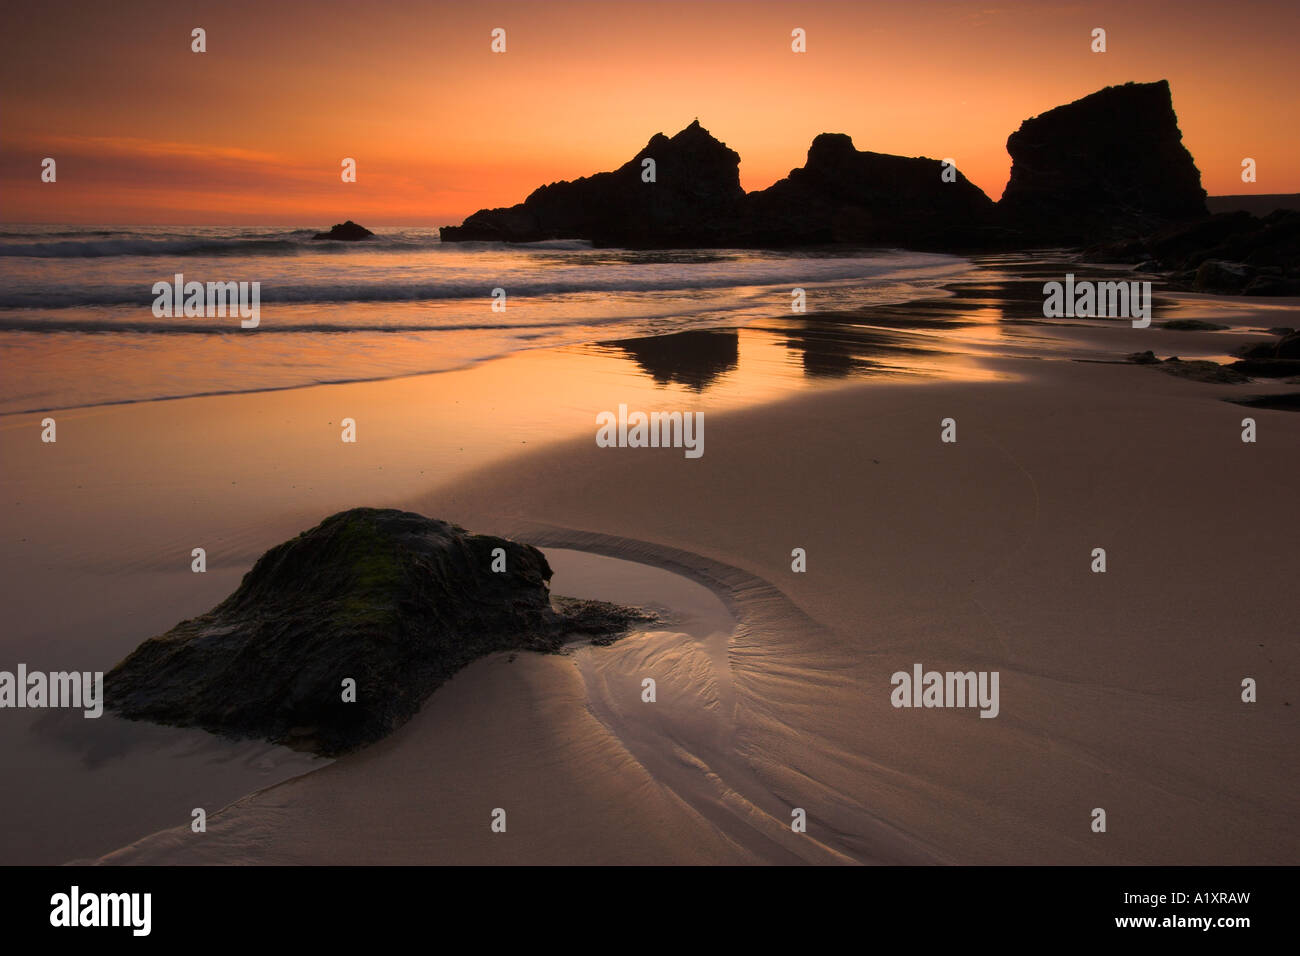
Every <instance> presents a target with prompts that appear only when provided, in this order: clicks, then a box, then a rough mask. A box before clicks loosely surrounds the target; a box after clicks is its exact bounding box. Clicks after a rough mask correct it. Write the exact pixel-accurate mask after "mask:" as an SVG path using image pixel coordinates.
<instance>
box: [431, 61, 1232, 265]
mask: <svg viewBox="0 0 1300 956" xmlns="http://www.w3.org/2000/svg"><path fill="white" fill-rule="evenodd" d="M1007 150H1008V151H1009V152H1010V153H1011V157H1012V160H1013V163H1012V168H1011V179H1010V182H1009V183H1008V184H1007V188H1006V191H1005V192H1004V193H1003V196H1002V200H1001V202H1000V203H997V204H995V203H993V202H992V200H990V199H989V197H988V196H986V195H984V193H983V192H981V191H980V189H979V188H978V187H976V186H975V185H974V184H972V183H971V182H970V181H969V180H967V179H966V177H965V176H963V175H961V173H960V172H957V171H956V170H955V169H954V170H953V172H954V173H955V177H954V178H953V181H952V182H946V181H945V180H944V175H943V174H944V164H943V162H942V161H941V160H938V159H925V158H908V157H904V156H891V155H887V154H884V153H873V152H866V151H859V150H858V149H856V148H855V147H854V145H853V141H852V140H851V139H850V138H849V137H848V136H846V135H844V134H842V133H822V134H821V135H819V136H817V137H816V138H815V139H814V140H813V142H812V145H811V147H810V148H809V150H808V160H807V162H806V163H805V164H804V166H802V167H801V168H799V169H795V170H791V172H790V175H789V176H788V177H786V178H785V179H782V180H780V181H779V182H777V183H774V184H773V185H772V186H770V187H768V188H767V189H764V190H761V191H758V192H754V193H750V194H748V195H746V194H745V193H744V191H743V190H742V189H741V187H740V176H739V162H740V157H739V156H737V155H736V153H735V152H733V151H732V150H730V149H728V148H727V147H726V146H725V145H724V144H723V143H721V142H719V141H718V140H716V139H714V138H713V137H712V136H711V135H709V133H708V131H706V130H705V129H703V128H702V127H701V126H700V125H699V122H698V121H696V122H694V123H692V124H691V125H690V126H688V127H687V128H686V129H684V130H682V131H681V132H680V133H678V134H677V135H676V136H673V137H672V138H671V139H669V138H668V137H666V136H664V135H663V134H657V135H656V136H655V137H654V138H652V139H651V140H650V142H649V144H647V146H646V147H645V149H643V150H641V152H639V153H637V155H636V156H635V157H634V158H633V159H632V160H631V161H630V162H628V163H626V164H624V165H623V166H621V167H619V168H618V169H617V170H614V171H613V172H607V173H597V174H596V175H594V176H589V177H585V178H583V179H578V180H574V181H572V182H558V183H552V184H551V185H549V186H543V187H541V188H540V189H538V190H536V191H535V192H533V194H532V195H530V196H529V197H528V198H527V199H526V200H525V201H524V202H522V203H520V204H519V205H516V206H511V207H509V208H503V209H483V210H480V211H478V212H476V213H474V214H473V215H472V216H470V217H469V218H467V219H466V220H465V222H464V223H463V224H462V225H460V226H445V227H443V229H442V239H443V240H444V241H446V242H458V241H467V240H489V241H490V240H497V241H506V242H536V241H539V240H545V239H587V240H591V241H592V242H594V243H596V244H597V245H624V246H632V247H640V248H654V247H660V248H670V247H685V246H700V247H710V246H713V247H717V246H748V247H760V248H762V247H780V246H795V245H818V244H824V243H849V244H854V245H891V246H907V247H910V248H914V249H931V250H948V251H974V250H978V249H1009V248H1016V247H1020V248H1023V247H1025V246H1029V245H1043V244H1053V245H1078V244H1081V243H1084V242H1101V241H1108V240H1113V239H1116V238H1123V237H1133V236H1139V235H1147V234H1150V233H1152V232H1154V231H1155V230H1157V229H1160V228H1161V227H1163V226H1165V225H1167V224H1169V223H1171V222H1185V221H1188V220H1194V219H1203V218H1205V217H1206V216H1207V212H1206V206H1205V198H1206V197H1205V190H1204V189H1202V188H1201V175H1200V172H1199V171H1198V170H1197V169H1196V165H1195V163H1194V162H1193V161H1192V157H1191V155H1190V154H1189V153H1188V152H1187V150H1186V148H1184V146H1183V143H1182V133H1181V132H1180V131H1179V129H1178V118H1177V116H1176V115H1175V114H1174V109H1173V102H1172V98H1171V95H1170V92H1169V84H1168V82H1166V81H1164V80H1161V81H1159V82H1156V83H1127V84H1125V85H1123V86H1113V87H1107V88H1106V89H1103V90H1100V91H1098V92H1096V93H1093V94H1091V95H1090V96H1086V97H1084V98H1083V99H1081V100H1078V101H1076V102H1074V103H1070V104H1068V105H1066V106H1060V107H1057V108H1056V109H1053V110H1049V111H1048V112H1046V113H1043V114H1042V115H1041V116H1036V117H1032V118H1030V119H1027V120H1025V121H1024V122H1023V123H1022V124H1021V125H1020V129H1019V130H1017V131H1016V132H1015V133H1012V134H1011V137H1010V138H1009V139H1008V140H1007ZM647 158H649V159H653V160H654V161H655V163H656V168H655V174H656V175H655V178H656V181H655V182H653V183H648V182H645V181H644V179H643V176H642V172H643V166H642V162H643V160H645V159H647ZM1216 228H1217V227H1216ZM1146 258H1148V259H1150V258H1151V256H1149V255H1148V256H1147V257H1146ZM1219 258H1227V257H1219ZM1133 261H1140V260H1133Z"/></svg>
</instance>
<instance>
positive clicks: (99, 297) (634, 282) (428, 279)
mask: <svg viewBox="0 0 1300 956" xmlns="http://www.w3.org/2000/svg"><path fill="white" fill-rule="evenodd" d="M317 231H318V230H317V229H316V228H289V227H283V228H270V227H263V226H258V227H229V226H223V227H185V228H179V227H175V226H166V227H107V226H75V227H74V226H66V225H58V226H50V225H43V226H15V225H4V226H0V414H13V413H19V412H37V411H44V410H55V409H60V408H72V407H85V406H96V405H106V404H117V403H126V402H142V401H153V400H159V399H173V398H183V397H187V396H194V395H212V394H223V393H235V392H252V391H263V390H271V389H285V388H297V387H302V386H307V385H317V384H327V383H340V382H354V381H366V380H374V379H384V378H392V377H398V376H407V375H416V374H421V373H430V372H440V371H446V370H449V369H455V368H463V367H466V366H468V365H472V364H474V363H477V362H482V361H485V360H488V359H492V358H495V357H498V356H502V355H507V354H510V353H512V352H516V351H518V350H521V349H531V348H539V347H550V346H563V345H574V344H577V343H583V342H599V341H606V340H619V339H628V338H638V337H645V336H658V335H665V334H669V333H674V332H682V331H688V330H693V329H706V328H735V327H743V326H745V325H747V324H748V323H751V322H753V321H755V320H756V319H761V318H765V317H771V316H774V315H783V314H784V315H787V316H788V315H790V314H791V313H792V311H793V309H794V307H795V306H796V304H802V305H803V307H804V308H806V309H807V311H808V312H809V313H812V312H817V311H824V310H832V311H833V310H840V309H854V308H859V307H864V306H872V305H888V304H891V303H896V302H898V303H901V302H905V301H909V300H913V299H917V298H922V297H925V296H926V295H927V294H933V290H935V289H937V288H938V287H939V286H941V285H943V284H944V283H947V282H950V281H952V280H953V279H954V278H956V277H958V276H961V275H963V274H965V273H966V272H968V271H970V270H971V269H972V266H971V264H970V263H969V262H968V261H967V260H964V259H960V258H957V257H953V256H945V255H931V254H924V253H916V252H908V251H905V250H879V249H876V250H836V251H832V252H824V253H822V252H808V251H799V252H790V251H760V250H736V249H717V250H683V251H631V250H624V249H600V248H593V247H592V246H591V245H590V244H589V243H586V242H581V241H554V242H540V243H530V244H525V245H509V244H504V243H485V242H474V243H442V242H440V241H439V239H438V231H437V230H436V229H431V228H425V229H414V228H376V229H374V231H375V233H376V235H375V236H374V237H373V238H371V239H367V240H364V241H361V242H341V241H329V240H315V239H313V236H314V234H315V233H316V232H317ZM178 275H179V276H183V281H184V282H192V281H197V282H200V283H204V284H206V283H209V282H221V283H227V282H248V283H253V282H256V283H258V284H259V285H258V289H259V317H258V322H257V326H256V327H255V328H245V327H243V326H242V325H241V320H240V318H239V316H238V315H232V314H227V315H225V316H219V315H210V316H209V315H205V316H185V315H175V314H174V315H172V316H167V315H166V314H163V315H161V316H160V315H159V314H157V313H158V311H161V310H155V308H154V306H155V301H156V300H157V298H158V296H157V294H156V293H155V284H157V283H168V284H173V283H175V281H176V277H177V276H178ZM796 290H802V291H803V296H802V297H800V296H798V295H797V293H796ZM798 300H801V301H798Z"/></svg>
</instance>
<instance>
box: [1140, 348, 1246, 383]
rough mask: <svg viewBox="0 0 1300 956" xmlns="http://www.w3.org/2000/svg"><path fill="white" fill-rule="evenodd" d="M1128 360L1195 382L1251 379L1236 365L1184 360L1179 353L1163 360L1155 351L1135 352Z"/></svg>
mask: <svg viewBox="0 0 1300 956" xmlns="http://www.w3.org/2000/svg"><path fill="white" fill-rule="evenodd" d="M1128 360H1129V361H1130V362H1132V363H1134V364H1135V365H1153V366H1155V367H1156V368H1158V369H1160V371H1162V372H1168V373H1169V374H1170V375H1177V376H1178V377H1179V378H1187V379H1191V380H1192V381H1194V382H1211V383H1213V384H1215V385H1240V384H1242V383H1243V382H1248V381H1250V378H1249V377H1248V376H1247V374H1246V373H1245V372H1243V371H1241V370H1240V369H1238V368H1236V367H1235V366H1236V365H1237V364H1240V363H1234V365H1220V364H1219V363H1218V362H1208V361H1205V360H1204V359H1192V360H1187V361H1185V360H1183V359H1180V358H1179V357H1178V356H1177V355H1172V356H1170V357H1169V358H1167V359H1164V360H1163V361H1161V360H1160V359H1159V358H1157V357H1156V355H1155V353H1154V352H1151V351H1149V350H1148V351H1146V352H1134V353H1133V354H1132V355H1130V356H1129V357H1128Z"/></svg>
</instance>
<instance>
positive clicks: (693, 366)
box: [609, 329, 740, 392]
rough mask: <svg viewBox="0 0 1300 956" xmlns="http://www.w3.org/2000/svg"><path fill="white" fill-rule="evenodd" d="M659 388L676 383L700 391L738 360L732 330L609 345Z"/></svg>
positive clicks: (668, 336) (652, 338) (654, 337)
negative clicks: (636, 366) (620, 351)
mask: <svg viewBox="0 0 1300 956" xmlns="http://www.w3.org/2000/svg"><path fill="white" fill-rule="evenodd" d="M609 344H610V345H611V346H615V347H617V348H620V349H622V350H623V351H624V352H626V353H627V354H628V355H630V356H631V357H632V359H633V360H634V361H635V362H636V364H637V365H639V366H640V367H641V368H642V370H644V371H645V373H646V374H647V375H649V376H650V377H651V378H653V379H654V380H655V382H657V383H658V384H660V385H669V384H671V383H674V382H675V383H677V384H678V385H685V386H686V387H688V388H693V389H695V390H696V391H697V392H702V391H704V390H705V389H706V388H708V387H709V386H710V385H712V384H713V383H714V382H715V381H716V380H717V379H718V378H719V377H721V376H722V375H725V374H726V373H727V372H730V371H731V370H732V369H734V368H735V367H736V365H737V364H738V363H739V361H740V339H739V336H738V335H737V334H736V332H735V331H729V330H721V329H720V330H714V329H701V330H694V331H689V332H676V333H674V334H672V335H656V336H651V337H649V338H644V339H623V340H621V341H618V342H610V343H609Z"/></svg>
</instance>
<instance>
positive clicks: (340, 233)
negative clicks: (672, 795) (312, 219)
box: [312, 219, 374, 242]
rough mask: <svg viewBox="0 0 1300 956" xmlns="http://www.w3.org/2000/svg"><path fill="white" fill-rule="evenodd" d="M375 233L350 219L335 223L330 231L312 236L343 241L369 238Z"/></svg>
mask: <svg viewBox="0 0 1300 956" xmlns="http://www.w3.org/2000/svg"><path fill="white" fill-rule="evenodd" d="M373 235H374V233H373V232H371V231H370V230H369V229H367V228H366V227H365V226H358V225H357V224H356V223H355V222H353V221H352V220H351V219H349V220H348V221H347V222H340V223H335V225H334V226H333V227H331V228H330V231H329V232H318V233H316V235H314V236H312V238H313V239H339V240H341V241H343V242H357V241H359V240H361V239H369V238H370V237H371V236H373Z"/></svg>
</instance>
